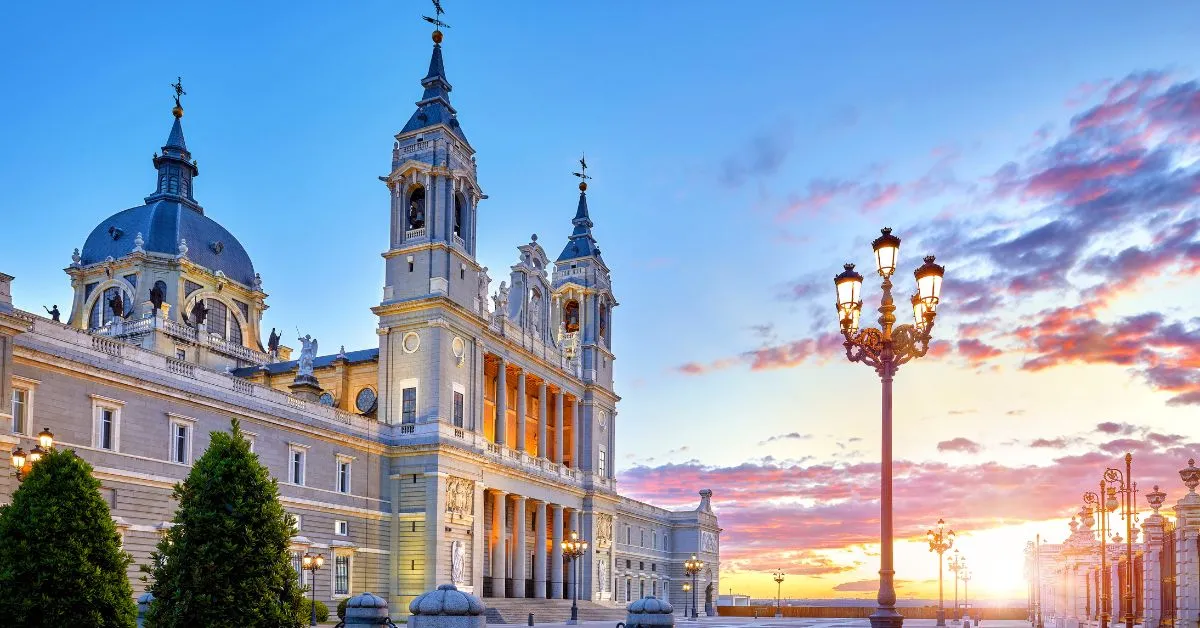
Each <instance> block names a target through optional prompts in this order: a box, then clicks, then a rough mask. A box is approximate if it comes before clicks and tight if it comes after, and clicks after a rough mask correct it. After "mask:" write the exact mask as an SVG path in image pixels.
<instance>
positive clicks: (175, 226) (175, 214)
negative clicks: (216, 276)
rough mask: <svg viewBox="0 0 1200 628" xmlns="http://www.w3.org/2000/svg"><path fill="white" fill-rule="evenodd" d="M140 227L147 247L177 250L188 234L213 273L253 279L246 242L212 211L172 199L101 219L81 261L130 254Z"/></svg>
mask: <svg viewBox="0 0 1200 628" xmlns="http://www.w3.org/2000/svg"><path fill="white" fill-rule="evenodd" d="M139 233H141V234H142V240H143V243H142V248H143V249H144V250H145V251H146V252H147V253H162V254H166V255H171V256H174V255H178V254H179V241H180V240H181V239H182V240H187V247H188V252H187V257H188V259H190V260H191V261H193V262H195V263H196V264H198V265H200V266H203V267H204V268H207V269H208V270H210V271H212V272H214V273H215V272H217V271H218V270H219V271H221V272H223V273H225V276H226V277H229V278H230V279H232V280H233V281H237V282H240V283H242V284H245V285H247V286H251V285H253V284H254V264H252V263H251V262H250V256H249V255H248V254H247V253H246V249H244V248H242V244H241V242H238V240H237V238H235V237H233V234H231V233H229V231H227V230H226V229H225V227H222V226H221V225H219V224H217V223H216V221H214V220H212V219H211V218H209V217H208V216H205V215H204V214H202V213H200V212H199V211H196V210H195V209H192V208H191V207H189V206H187V205H184V204H183V203H180V202H176V201H172V200H159V201H154V202H151V203H148V204H146V205H141V206H139V207H134V208H131V209H126V210H125V211H122V212H118V213H116V214H114V215H112V216H110V217H108V218H106V219H104V220H103V221H101V223H100V224H99V225H97V226H96V228H95V229H93V230H92V233H91V234H90V235H88V238H87V242H85V243H84V245H83V251H82V253H81V256H82V257H83V259H82V263H83V264H84V265H87V264H95V263H96V262H102V261H104V260H105V258H107V257H109V256H111V257H112V258H113V259H118V258H121V257H123V256H125V255H128V254H129V253H131V252H132V251H133V248H134V239H135V238H137V234H139Z"/></svg>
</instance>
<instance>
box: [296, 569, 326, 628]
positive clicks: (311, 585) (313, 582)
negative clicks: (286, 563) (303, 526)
mask: <svg viewBox="0 0 1200 628" xmlns="http://www.w3.org/2000/svg"><path fill="white" fill-rule="evenodd" d="M300 565H301V566H302V567H303V568H304V570H305V571H307V572H308V574H309V575H308V589H309V593H311V594H312V600H311V601H312V603H311V604H310V605H309V608H310V609H311V610H312V617H311V618H310V620H309V624H308V625H309V626H316V625H317V570H318V569H320V568H321V567H324V566H325V557H324V556H322V555H320V554H310V553H308V552H304V556H303V557H301V558H300Z"/></svg>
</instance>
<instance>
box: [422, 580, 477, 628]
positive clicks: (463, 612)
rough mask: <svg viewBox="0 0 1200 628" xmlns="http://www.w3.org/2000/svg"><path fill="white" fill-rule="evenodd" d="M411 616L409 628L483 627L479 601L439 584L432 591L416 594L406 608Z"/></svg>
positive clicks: (449, 585)
mask: <svg viewBox="0 0 1200 628" xmlns="http://www.w3.org/2000/svg"><path fill="white" fill-rule="evenodd" d="M408 611H409V612H410V613H412V618H411V619H410V620H409V623H408V626H409V628H486V626H487V618H486V617H484V616H483V612H484V606H483V600H480V599H479V598H478V597H475V596H474V595H471V594H470V593H466V592H464V591H459V590H458V587H456V586H454V585H452V584H443V585H441V586H439V587H438V588H437V589H436V590H434V591H429V592H427V593H422V594H421V595H418V596H417V598H416V599H414V600H413V601H412V602H411V603H410V604H409V605H408Z"/></svg>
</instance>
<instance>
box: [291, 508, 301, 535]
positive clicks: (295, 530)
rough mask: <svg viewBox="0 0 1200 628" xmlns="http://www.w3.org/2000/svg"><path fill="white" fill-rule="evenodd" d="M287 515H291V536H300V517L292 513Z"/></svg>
mask: <svg viewBox="0 0 1200 628" xmlns="http://www.w3.org/2000/svg"><path fill="white" fill-rule="evenodd" d="M288 514H290V515H292V534H300V530H301V527H300V526H301V525H302V524H301V518H300V515H297V514H294V513H288Z"/></svg>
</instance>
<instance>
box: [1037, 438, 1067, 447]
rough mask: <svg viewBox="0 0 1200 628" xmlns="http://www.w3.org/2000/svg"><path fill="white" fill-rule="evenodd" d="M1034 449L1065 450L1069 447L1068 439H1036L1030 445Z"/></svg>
mask: <svg viewBox="0 0 1200 628" xmlns="http://www.w3.org/2000/svg"><path fill="white" fill-rule="evenodd" d="M1029 446H1030V447H1033V448H1034V449H1064V448H1066V446H1067V439H1066V438H1062V437H1059V438H1035V439H1033V440H1032V441H1030V443H1029Z"/></svg>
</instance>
